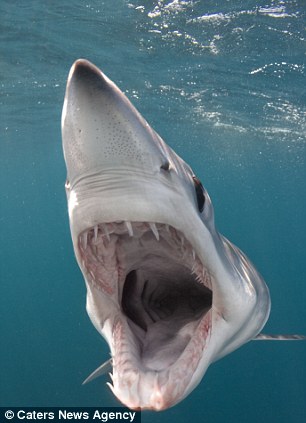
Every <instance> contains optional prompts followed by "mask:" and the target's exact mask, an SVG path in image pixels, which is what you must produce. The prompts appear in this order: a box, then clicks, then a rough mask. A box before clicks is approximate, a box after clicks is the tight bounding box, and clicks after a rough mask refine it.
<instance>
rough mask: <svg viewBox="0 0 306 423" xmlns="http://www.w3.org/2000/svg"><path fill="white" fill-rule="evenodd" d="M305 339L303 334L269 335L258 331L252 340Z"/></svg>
mask: <svg viewBox="0 0 306 423" xmlns="http://www.w3.org/2000/svg"><path fill="white" fill-rule="evenodd" d="M302 340H306V336H305V335H271V334H266V333H259V334H258V335H257V336H256V337H255V338H254V339H253V341H302Z"/></svg>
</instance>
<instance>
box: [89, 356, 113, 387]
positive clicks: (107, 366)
mask: <svg viewBox="0 0 306 423" xmlns="http://www.w3.org/2000/svg"><path fill="white" fill-rule="evenodd" d="M112 361H113V360H112V359H111V358H110V359H109V360H107V361H105V363H103V364H101V366H99V367H98V368H97V369H96V370H94V371H93V372H92V373H91V374H90V375H89V376H88V377H87V378H86V379H85V380H84V382H83V383H82V385H85V384H86V383H88V382H91V381H92V380H94V379H96V378H97V377H99V376H102V375H104V374H105V373H108V372H110V371H111V370H112Z"/></svg>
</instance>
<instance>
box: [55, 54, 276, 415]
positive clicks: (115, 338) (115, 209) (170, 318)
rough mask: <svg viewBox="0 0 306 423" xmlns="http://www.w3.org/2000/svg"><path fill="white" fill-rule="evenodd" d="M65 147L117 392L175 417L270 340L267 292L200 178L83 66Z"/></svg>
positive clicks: (96, 317)
mask: <svg viewBox="0 0 306 423" xmlns="http://www.w3.org/2000/svg"><path fill="white" fill-rule="evenodd" d="M62 138H63V149H64V156H65V161H66V166H67V182H66V193H67V200H68V211H69V219H70V229H71V236H72V241H73V247H74V251H75V255H76V259H77V262H78V264H79V267H80V269H81V271H82V273H83V276H84V279H85V283H86V287H87V304H86V307H87V312H88V314H89V317H90V319H91V321H92V323H93V325H94V326H95V328H96V329H97V330H98V332H99V333H100V334H101V335H102V336H103V337H104V338H105V340H106V341H107V343H108V345H109V347H110V350H111V357H112V358H111V363H112V375H111V378H112V384H109V386H110V387H111V389H112V391H113V393H114V394H115V395H116V397H117V398H118V399H119V400H120V401H121V402H122V403H123V404H125V405H126V406H127V407H129V408H132V409H151V410H163V409H166V408H169V407H171V406H173V405H175V404H177V403H178V402H180V401H181V400H182V399H183V398H185V397H186V396H187V395H188V394H189V393H190V392H191V391H192V390H193V389H194V388H195V387H196V386H197V385H198V383H199V382H200V381H201V379H202V378H203V376H204V374H205V372H206V370H207V368H208V366H209V365H210V364H211V363H213V362H214V361H216V360H218V359H220V358H221V357H223V356H225V355H226V354H229V353H230V352H232V351H233V350H235V349H237V348H239V347H240V346H241V345H243V344H244V343H246V342H248V341H249V340H251V339H253V338H255V337H256V336H257V335H258V334H259V332H260V331H261V329H262V328H263V326H264V324H265V323H266V321H267V318H268V316H269V312H270V297H269V292H268V288H267V286H266V284H265V282H264V281H263V279H262V277H261V276H260V274H259V273H258V272H257V271H256V269H255V268H254V266H253V265H252V263H251V262H250V261H249V260H248V258H247V257H246V256H245V255H244V254H243V253H242V252H241V251H240V250H239V249H238V248H237V247H236V246H234V245H233V244H232V243H231V242H230V241H228V240H227V239H226V238H224V237H223V236H222V235H221V234H220V233H219V232H218V231H217V230H216V228H215V224H214V213H213V207H212V204H211V200H210V198H209V196H208V193H207V192H206V190H205V188H204V187H203V186H202V184H201V182H200V181H199V180H198V179H197V178H196V176H195V175H194V173H193V171H192V170H191V168H190V167H189V166H188V165H187V164H186V163H185V162H184V161H183V160H182V159H181V158H180V157H178V156H177V154H176V153H175V152H174V151H173V150H172V149H171V148H170V147H168V146H167V144H165V142H164V141H163V140H162V139H161V138H160V136H159V135H158V134H157V133H156V132H155V131H154V130H153V129H152V128H151V127H150V126H149V125H148V123H147V122H146V121H145V120H144V118H143V117H142V116H141V115H140V114H139V113H138V112H137V110H136V109H135V108H134V107H133V105H132V104H131V103H130V102H129V100H128V99H127V98H126V96H125V95H124V94H123V93H122V92H121V91H120V90H119V88H118V87H117V86H116V85H115V84H114V83H113V82H112V81H110V80H109V79H108V78H107V77H106V76H105V75H104V74H103V73H102V72H101V71H100V70H99V69H98V68H97V67H95V66H94V65H93V64H91V63H90V62H88V61H86V60H83V59H80V60H77V61H76V62H75V63H74V64H73V66H72V68H71V70H70V73H69V77H68V82H67V88H66V95H65V100H64V106H63V114H62ZM260 337H261V335H259V338H258V339H267V336H265V335H262V338H260ZM98 370H99V369H98Z"/></svg>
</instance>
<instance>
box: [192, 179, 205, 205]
mask: <svg viewBox="0 0 306 423" xmlns="http://www.w3.org/2000/svg"><path fill="white" fill-rule="evenodd" d="M192 179H193V183H194V188H195V192H196V196H197V202H198V209H199V212H200V213H202V211H203V210H204V203H205V191H204V188H203V185H202V183H201V181H200V179H198V178H197V177H196V176H193V177H192Z"/></svg>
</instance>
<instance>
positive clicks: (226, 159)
mask: <svg viewBox="0 0 306 423" xmlns="http://www.w3.org/2000/svg"><path fill="white" fill-rule="evenodd" d="M0 16H1V19H0V175H1V177H0V193H1V202H0V222H1V231H0V239H1V249H0V278H1V296H0V312H1V320H0V333H1V348H0V406H60V407H64V406H77V407H81V406H112V405H113V406H115V405H118V403H117V401H116V400H115V399H114V397H113V395H112V394H111V393H110V391H109V389H108V388H107V387H106V386H105V382H106V378H105V379H104V380H103V378H102V379H100V380H97V381H95V382H92V383H91V384H89V385H86V386H81V383H82V381H83V380H84V378H85V377H86V376H87V375H88V374H89V373H90V372H91V371H92V370H93V369H94V368H95V367H97V366H98V365H100V364H101V363H102V362H103V361H104V360H105V359H107V358H108V348H107V346H106V344H105V342H104V341H103V340H102V339H101V338H100V337H99V335H98V333H97V332H96V331H95V329H94V328H93V326H92V325H91V323H90V322H89V319H88V317H87V314H86V311H85V285H84V282H83V279H82V276H81V273H80V271H79V269H78V267H77V264H76V262H75V259H74V255H73V250H72V243H71V239H70V233H69V228H68V216H67V206H66V198H65V192H64V181H65V176H66V175H65V165H64V160H63V155H62V147H61V134H60V116H61V108H62V102H63V96H64V90H65V84H66V78H67V74H68V71H69V68H70V66H71V64H72V63H73V62H74V60H75V59H77V58H79V57H84V58H87V59H89V60H91V61H92V62H94V63H95V64H96V65H98V66H99V67H101V68H102V69H103V71H104V72H105V73H106V74H107V75H108V76H109V77H110V78H111V79H113V80H114V81H115V82H116V83H117V84H118V85H119V86H120V87H121V89H122V90H123V91H124V92H125V93H126V94H127V95H128V97H129V98H130V99H131V100H132V102H133V103H134V104H135V106H136V107H137V108H138V109H139V110H140V112H141V113H142V114H143V115H144V116H145V118H146V119H147V120H148V121H149V123H150V124H151V125H152V126H153V127H154V128H155V129H156V130H157V131H158V132H159V133H160V135H161V136H162V137H163V138H164V139H165V141H166V142H167V143H168V144H169V145H171V147H173V148H174V149H175V151H176V152H177V153H178V154H179V155H181V156H182V157H183V158H184V159H185V160H186V161H187V162H188V163H189V164H190V165H191V166H192V167H193V169H194V170H195V172H196V173H197V175H198V176H199V177H200V179H201V180H202V182H203V184H204V185H205V186H206V188H207V189H208V191H209V193H210V195H211V197H212V200H213V203H214V207H215V213H216V222H217V227H218V228H219V230H220V231H221V232H222V233H223V234H224V235H226V236H227V237H228V238H229V239H230V240H231V241H233V242H234V243H235V244H237V245H238V246H239V247H240V248H241V249H242V250H243V251H245V252H246V253H247V254H248V255H249V256H250V258H251V259H252V261H253V262H254V263H255V264H256V266H257V268H258V269H259V270H260V272H261V273H262V274H263V276H264V277H265V279H266V281H267V283H268V285H269V288H270V291H271V297H272V312H271V317H270V319H269V322H268V323H267V326H266V329H265V332H268V333H269V332H272V333H304V334H306V312H305V304H306V283H305V274H306V269H305V266H306V219H305V217H306V135H305V134H306V133H305V129H306V90H305V76H306V69H305V65H306V56H305V52H306V31H305V18H306V5H305V3H304V2H302V1H297V0H289V1H281V0H275V1H273V0H260V1H259V0H258V1H255V0H247V1H242V0H240V1H239V0H238V1H235V2H234V1H226V0H223V1H216V0H215V1H196V0H194V1H191V0H186V1H182V0H181V1H180V0H174V1H169V0H168V1H163V0H160V1H151V0H135V1H133V0H131V1H124V0H113V1H106V0H105V1H101V0H88V1H84V2H83V1H79V0H70V1H67V0H63V1H60V2H59V1H54V2H51V1H37V0H28V1H26V2H25V1H21V0H16V1H11V0H0ZM305 362H306V343H305V342H287V343H286V342H270V343H269V342H250V343H249V344H247V345H245V346H244V347H242V348H240V349H239V350H238V351H236V352H234V353H233V354H231V355H229V356H228V357H226V358H224V359H222V360H221V361H220V362H217V363H215V364H213V365H212V366H211V367H210V368H209V370H208V372H207V374H206V375H205V377H204V379H203V381H202V383H201V384H200V385H199V387H198V388H197V389H196V390H195V391H194V392H193V393H192V394H191V395H190V396H189V397H188V398H187V399H186V400H184V401H183V402H182V403H180V404H179V405H177V406H176V407H174V408H173V409H170V410H168V411H165V412H162V413H158V414H156V413H152V412H146V413H144V414H143V422H148V423H149V422H169V421H170V422H171V421H173V422H174V421H175V422H177V423H180V422H186V421H190V420H194V421H203V422H204V421H205V422H207V423H224V422H236V421H239V422H242V423H243V422H248V423H251V422H258V421H261V422H264V423H265V422H272V423H274V422H275V423H276V422H277V423H285V422H286V423H287V422H290V423H303V422H305V421H306V364H305Z"/></svg>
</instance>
